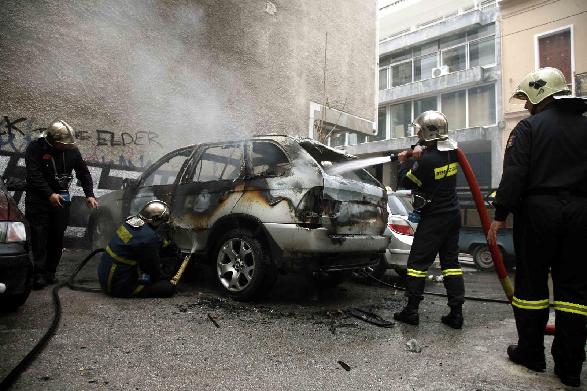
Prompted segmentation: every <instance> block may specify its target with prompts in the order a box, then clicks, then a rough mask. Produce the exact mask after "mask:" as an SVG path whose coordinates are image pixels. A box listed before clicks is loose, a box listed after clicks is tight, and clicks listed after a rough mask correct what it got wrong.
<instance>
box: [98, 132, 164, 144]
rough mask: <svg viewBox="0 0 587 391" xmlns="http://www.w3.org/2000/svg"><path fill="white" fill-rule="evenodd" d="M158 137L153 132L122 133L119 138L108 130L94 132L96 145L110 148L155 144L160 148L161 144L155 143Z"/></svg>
mask: <svg viewBox="0 0 587 391" xmlns="http://www.w3.org/2000/svg"><path fill="white" fill-rule="evenodd" d="M157 138H159V135H158V134H157V133H155V132H143V131H139V132H136V133H135V134H134V135H133V134H131V133H127V132H123V133H121V134H120V136H117V135H116V134H115V133H114V132H111V131H109V130H102V129H98V130H96V139H97V145H98V146H101V145H106V146H110V147H114V146H119V145H121V146H126V145H147V144H149V145H151V144H156V145H157V146H159V147H161V144H160V143H159V142H158V141H157Z"/></svg>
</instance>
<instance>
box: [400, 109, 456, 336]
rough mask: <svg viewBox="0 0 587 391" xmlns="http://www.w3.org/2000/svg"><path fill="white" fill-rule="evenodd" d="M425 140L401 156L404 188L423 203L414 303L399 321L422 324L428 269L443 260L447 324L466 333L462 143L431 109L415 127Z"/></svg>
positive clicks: (412, 260) (410, 276)
mask: <svg viewBox="0 0 587 391" xmlns="http://www.w3.org/2000/svg"><path fill="white" fill-rule="evenodd" d="M412 126H413V127H414V129H415V130H417V134H418V137H419V139H420V141H419V142H418V144H417V145H415V146H414V147H413V158H412V159H409V160H408V157H407V155H408V151H404V152H401V153H400V154H399V155H398V160H399V161H400V163H401V164H400V169H399V173H398V184H399V186H401V187H404V188H408V189H412V190H414V194H415V197H416V198H417V199H419V200H421V205H417V203H416V202H415V203H414V208H415V212H416V213H417V214H418V215H419V217H418V219H419V224H418V229H417V230H416V234H415V236H414V241H413V244H412V249H411V251H410V255H409V257H408V270H407V280H406V296H407V297H408V303H407V305H406V306H405V307H404V309H403V310H402V311H401V312H396V313H395V314H394V318H395V319H396V320H399V321H400V322H404V323H408V324H412V325H418V323H419V315H418V307H419V304H420V301H421V300H422V298H423V297H422V294H423V292H424V284H425V283H426V276H427V271H428V268H429V267H430V265H432V263H433V262H434V260H435V258H436V255H437V254H438V255H439V256H440V265H441V268H442V274H443V276H444V280H443V281H444V286H445V288H446V291H447V294H448V305H449V307H450V313H449V314H448V315H446V316H443V317H442V318H441V321H442V323H444V324H446V325H448V326H450V327H452V328H455V329H460V328H462V326H463V312H462V306H463V303H464V300H465V285H464V281H463V272H462V270H461V266H460V264H459V260H458V254H459V249H458V241H459V229H460V226H461V214H460V211H459V203H458V200H457V194H456V190H455V189H456V178H457V176H456V174H457V169H458V163H457V156H456V153H455V151H454V149H455V147H456V144H455V143H454V142H453V141H452V140H450V139H448V122H447V120H446V117H445V116H444V114H442V113H441V112H438V111H425V112H424V113H422V114H420V115H419V116H418V117H417V118H416V119H415V120H414V122H413V123H412Z"/></svg>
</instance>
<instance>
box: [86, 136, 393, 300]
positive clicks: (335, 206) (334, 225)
mask: <svg viewBox="0 0 587 391" xmlns="http://www.w3.org/2000/svg"><path fill="white" fill-rule="evenodd" d="M352 158H353V157H352V156H350V155H347V154H345V153H343V152H341V151H338V150H335V149H332V148H329V147H327V146H325V145H323V144H320V143H318V142H316V141H314V140H311V139H300V138H294V137H290V136H259V137H254V138H251V139H247V140H242V141H234V142H221V143H208V144H199V145H192V146H187V147H183V148H180V149H177V150H175V151H173V152H171V153H169V154H167V155H165V156H164V157H162V158H161V159H159V161H157V162H156V163H154V164H153V165H151V166H150V167H149V168H148V169H147V170H145V172H144V173H143V174H142V175H141V176H140V178H138V180H133V179H125V180H124V181H123V186H122V189H121V190H117V191H113V192H111V193H109V194H107V195H105V196H103V197H101V198H100V200H99V202H100V208H98V209H97V210H96V211H95V212H94V213H93V214H92V215H91V216H90V223H89V234H90V236H91V239H92V241H93V245H94V247H104V246H105V245H106V243H107V240H108V238H109V237H110V235H112V233H113V232H114V230H115V229H116V227H117V225H118V224H119V223H120V222H121V221H123V219H124V218H125V217H126V216H129V215H131V214H135V213H137V211H138V210H139V209H140V208H141V207H142V205H144V204H145V203H146V202H147V201H149V200H152V199H161V200H163V201H165V202H167V203H168V204H169V205H170V207H171V214H172V221H173V224H172V229H171V233H172V239H173V241H174V242H175V243H176V244H177V245H178V246H179V247H180V248H181V249H182V250H183V251H184V252H186V253H188V252H193V253H195V254H196V255H195V256H196V258H197V259H198V261H199V260H202V259H205V260H207V261H208V262H212V263H213V264H214V265H215V270H216V275H217V277H218V281H219V283H220V286H221V287H222V288H223V289H224V290H225V291H226V292H227V293H228V294H229V295H230V296H232V297H234V298H237V299H242V300H247V299H251V298H253V297H254V296H257V295H259V294H260V293H262V292H264V291H266V290H268V289H269V288H270V287H271V286H272V284H273V282H274V281H275V278H276V274H277V273H278V272H284V273H285V272H294V271H301V272H321V273H322V274H323V273H327V274H330V276H332V277H333V278H336V276H337V275H340V274H341V273H344V272H345V271H350V270H354V269H358V268H363V267H368V266H372V265H374V264H376V263H377V262H378V259H379V256H380V254H383V253H384V252H385V249H386V247H387V244H388V241H389V239H388V238H386V237H385V236H383V231H384V230H385V227H386V223H387V195H386V192H385V188H384V187H383V186H381V184H380V183H379V182H378V181H377V180H376V179H374V178H373V177H372V176H371V175H370V174H369V173H367V171H365V170H362V169H360V170H355V171H350V172H346V173H344V174H341V175H330V174H328V167H330V166H332V165H333V164H334V165H335V164H337V163H338V162H344V161H348V160H349V159H352Z"/></svg>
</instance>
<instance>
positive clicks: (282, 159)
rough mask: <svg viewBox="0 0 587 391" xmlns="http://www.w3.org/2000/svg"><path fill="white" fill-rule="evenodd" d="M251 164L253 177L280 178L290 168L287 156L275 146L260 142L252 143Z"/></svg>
mask: <svg viewBox="0 0 587 391" xmlns="http://www.w3.org/2000/svg"><path fill="white" fill-rule="evenodd" d="M251 163H252V164H251V166H252V168H253V175H254V176H268V177H276V176H281V175H283V174H285V172H286V171H287V169H288V168H289V167H290V163H289V160H288V158H287V156H285V153H283V151H282V150H281V149H280V148H279V147H278V146H277V145H275V144H273V143H268V142H261V141H255V142H253V151H252V156H251Z"/></svg>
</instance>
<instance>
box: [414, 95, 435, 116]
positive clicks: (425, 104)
mask: <svg viewBox="0 0 587 391" xmlns="http://www.w3.org/2000/svg"><path fill="white" fill-rule="evenodd" d="M436 107H437V105H436V97H435V96H432V97H430V98H424V99H420V100H416V101H414V117H417V116H419V115H420V114H421V113H423V112H425V111H428V110H436Z"/></svg>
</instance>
